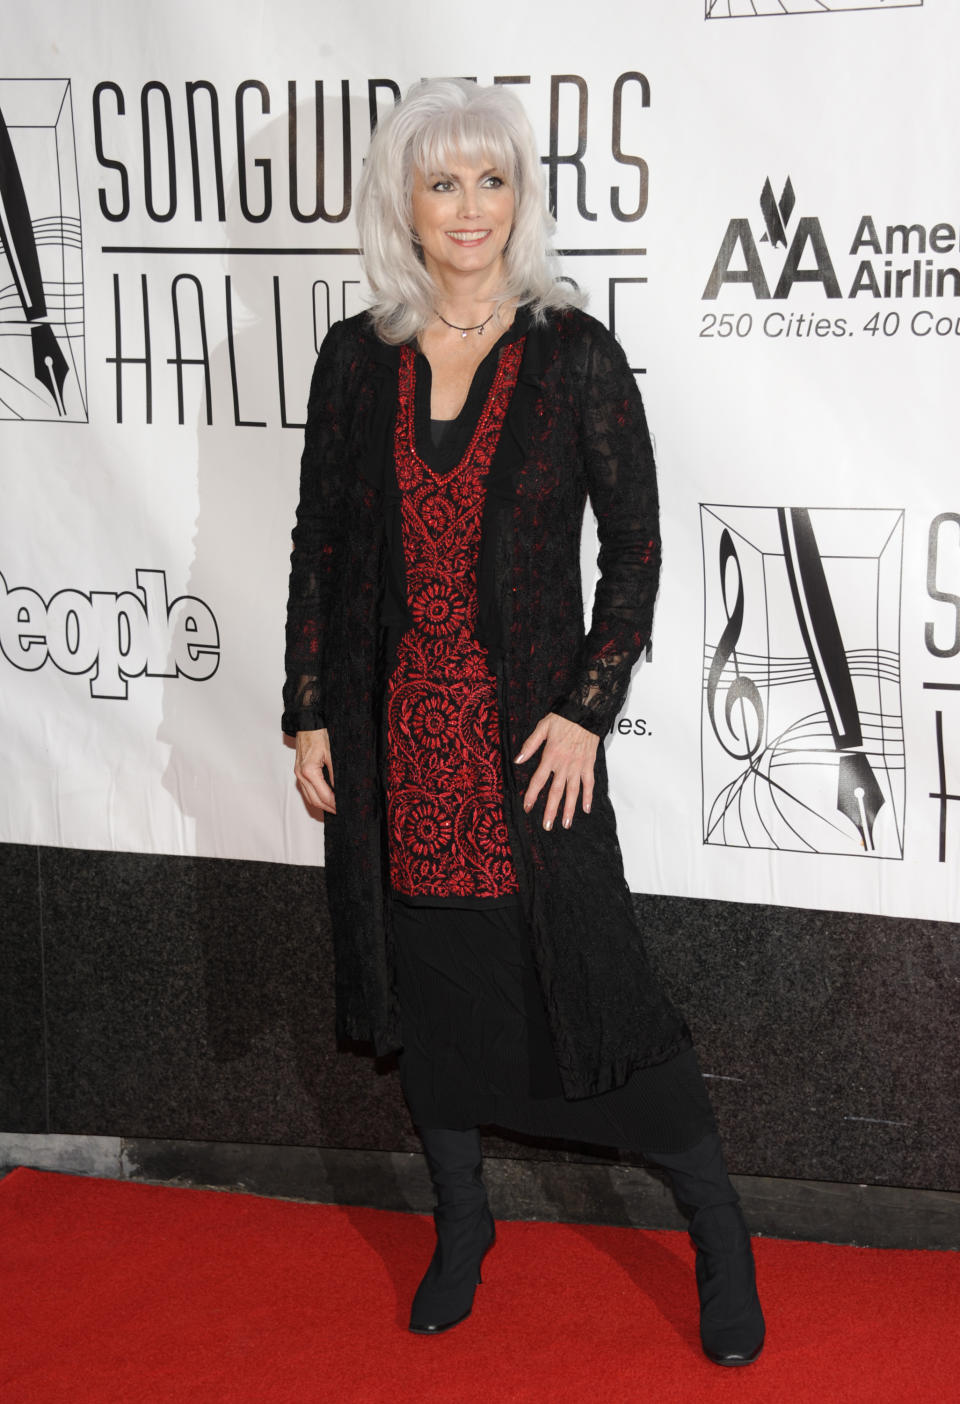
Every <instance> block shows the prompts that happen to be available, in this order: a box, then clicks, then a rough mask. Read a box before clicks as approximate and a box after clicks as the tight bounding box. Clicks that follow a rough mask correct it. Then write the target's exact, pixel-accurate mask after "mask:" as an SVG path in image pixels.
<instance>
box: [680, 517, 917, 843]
mask: <svg viewBox="0 0 960 1404" xmlns="http://www.w3.org/2000/svg"><path fill="white" fill-rule="evenodd" d="M700 524H701V540H702V546H703V569H704V656H703V696H702V723H701V763H702V775H703V841H704V843H705V844H712V845H720V846H725V847H732V848H766V849H781V850H790V851H793V852H801V853H833V854H845V855H849V856H851V857H859V858H865V857H869V858H893V859H898V858H902V857H903V852H904V800H905V785H906V778H905V757H904V745H903V718H902V709H901V700H900V588H901V562H902V554H903V511H902V510H901V509H894V508H891V509H870V508H808V507H748V506H720V505H714V504H703V503H702V504H701V506H700Z"/></svg>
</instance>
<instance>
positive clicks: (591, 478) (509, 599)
mask: <svg viewBox="0 0 960 1404" xmlns="http://www.w3.org/2000/svg"><path fill="white" fill-rule="evenodd" d="M524 333H525V334H526V347H525V350H524V356H523V361H522V364H521V369H520V378H519V381H518V383H517V388H516V390H515V392H514V395H513V398H512V401H511V405H510V409H509V411H508V415H507V420H506V423H505V425H504V429H503V433H502V434H501V437H500V443H499V446H498V449H497V453H496V456H495V458H494V461H493V463H492V465H491V469H490V473H489V476H488V479H487V497H486V503H485V508H484V517H483V524H482V537H481V549H480V563H479V576H478V588H479V623H478V638H479V641H480V643H481V644H482V645H483V646H484V648H485V649H486V650H487V655H488V659H489V662H490V665H491V667H492V668H493V671H494V672H495V674H496V677H497V681H498V697H499V711H500V728H501V749H502V761H503V774H504V789H505V806H504V809H505V818H506V822H507V827H508V831H509V834H510V842H511V848H512V852H513V857H514V862H515V865H516V869H517V876H518V881H519V884H520V895H521V901H522V904H523V907H524V911H525V914H526V917H527V922H528V925H529V929H530V933H531V941H532V945H533V952H534V959H535V962H536V966H537V971H538V975H539V979H540V985H541V989H542V992H543V996H544V1003H545V1006H546V1010H547V1016H548V1020H549V1024H550V1030H551V1036H552V1039H553V1044H554V1050H555V1053H556V1057H557V1063H558V1067H559V1070H560V1076H561V1079H562V1082H563V1087H564V1091H565V1093H566V1095H567V1096H568V1097H584V1096H591V1095H593V1094H596V1093H600V1092H605V1091H607V1090H609V1089H610V1088H612V1087H615V1086H618V1085H620V1084H621V1083H623V1082H625V1081H626V1079H627V1078H628V1077H629V1076H630V1074H631V1073H632V1072H633V1071H634V1070H635V1069H637V1068H639V1067H643V1066H647V1065H649V1064H651V1063H656V1062H660V1061H663V1060H664V1059H666V1058H668V1057H670V1056H672V1055H673V1054H674V1053H675V1052H677V1051H679V1050H680V1049H681V1048H683V1047H686V1046H688V1044H689V1034H688V1032H687V1029H686V1026H685V1025H684V1023H683V1022H682V1020H681V1019H680V1018H679V1016H678V1015H677V1013H676V1012H675V1011H674V1010H673V1008H672V1007H671V1006H670V1004H669V1003H668V1001H667V1000H666V998H665V997H664V995H663V994H662V992H661V991H660V989H659V988H658V986H657V984H656V981H655V980H654V978H653V975H652V973H651V971H650V967H649V965H648V963H647V958H646V955H645V952H644V948H643V941H642V937H641V934H640V931H639V930H638V927H637V923H636V919H635V916H634V912H633V907H632V903H631V899H630V893H629V891H628V888H627V884H626V881H625V879H624V874H623V864H622V860H621V855H620V848H619V844H618V841H617V833H616V824H615V820H614V814H613V809H612V806H611V804H610V800H609V797H608V793H607V774H606V762H605V755H604V750H603V746H602V745H601V746H600V747H598V750H597V759H596V771H595V775H596V788H595V792H594V800H593V806H592V810H591V813H590V814H584V813H583V812H582V809H581V807H580V805H579V803H578V806H577V813H576V816H575V818H574V821H573V825H572V827H571V828H570V829H564V827H563V825H562V824H560V823H559V822H557V823H556V824H555V825H554V827H553V828H552V829H551V830H550V831H549V832H547V831H546V830H544V828H543V827H542V818H543V809H544V802H545V798H546V788H545V789H544V790H543V791H541V794H540V797H539V798H538V801H537V803H536V805H535V806H534V808H533V810H532V811H531V812H530V814H528V815H527V814H524V812H523V806H522V803H521V798H520V797H521V795H522V793H523V791H524V789H525V788H526V785H527V782H528V781H529V778H530V776H531V775H532V774H533V771H534V770H535V768H536V766H537V764H538V762H539V756H540V752H537V753H536V755H534V756H532V757H530V759H529V760H527V761H526V762H524V763H523V764H522V765H516V764H515V763H514V757H515V756H516V754H517V752H518V751H519V749H520V746H521V743H522V742H523V741H524V740H525V739H526V737H527V736H528V735H529V734H530V732H531V731H532V730H533V728H534V726H535V725H536V723H537V722H538V721H539V720H540V718H541V717H543V716H544V715H545V713H547V712H550V711H552V712H558V713H559V714H560V715H561V716H564V717H568V718H569V719H570V720H572V721H575V722H577V723H579V724H580V725H581V726H584V727H586V728H587V729H588V730H590V731H592V732H594V733H595V734H596V735H597V736H600V737H601V738H602V737H604V736H605V735H606V733H607V732H608V731H609V729H610V727H611V726H612V724H613V722H614V719H615V717H616V715H617V713H618V711H619V710H620V707H621V706H622V704H623V700H624V696H625V693H626V690H627V684H628V682H629V679H630V673H631V670H632V668H633V666H634V664H635V662H636V661H637V658H638V656H639V654H640V652H641V650H642V649H643V648H644V646H645V644H646V642H647V639H648V637H649V634H650V627H651V622H652V617H653V605H654V598H655V595H656V590H657V581H658V575H659V567H660V546H659V534H658V526H657V491H656V476H655V470H654V463H653V455H652V452H651V447H650V440H649V436H648V433H647V427H646V421H645V418H644V413H643V406H642V403H641V399H640V394H639V391H638V390H637V387H636V382H635V380H634V378H633V375H632V373H631V371H630V370H629V368H628V366H627V363H626V359H625V357H624V355H623V352H622V351H621V349H620V347H619V345H618V343H617V342H616V341H615V340H614V338H613V337H612V336H611V335H610V333H609V332H608V331H607V330H606V328H605V327H603V326H602V325H601V324H600V323H599V322H597V321H596V320H594V318H592V317H589V316H587V315H586V314H585V313H583V312H577V311H566V312H562V313H553V314H551V316H550V319H549V320H548V322H547V323H546V325H544V326H540V327H538V326H535V325H532V324H531V323H530V320H529V318H528V317H527V315H526V314H525V312H524V311H523V309H521V312H520V313H519V314H518V316H517V319H516V320H515V322H514V328H513V335H515V336H516V335H521V334H524ZM398 365H399V350H398V348H396V347H389V346H386V345H384V344H383V343H382V342H381V341H380V340H379V338H377V337H376V335H375V334H374V332H373V329H372V326H371V324H370V323H369V321H368V319H367V317H366V315H365V314H361V315H360V316H357V317H352V318H350V319H349V320H347V321H344V322H340V323H337V324H335V325H334V326H333V327H332V328H331V330H330V332H329V334H328V335H327V337H326V339H325V341H324V343H323V346H322V348H321V351H320V356H319V358H318V360H317V365H316V369H315V371H314V375H313V381H312V385H311V390H310V401H309V406H308V412H307V428H306V442H305V448H304V452H303V459H302V471H301V498H300V505H299V508H298V511H297V524H296V527H295V529H294V549H293V555H292V560H291V575H290V602H289V611H288V619H287V681H286V687H285V690H284V704H285V710H284V716H283V727H284V730H285V731H286V732H287V733H288V734H294V733H296V732H297V731H298V730H309V729H312V728H316V727H321V726H325V727H327V728H328V730H329V733H330V747H331V754H332V760H333V768H334V776H335V781H336V786H335V788H336V796H337V813H336V815H335V816H330V815H328V816H326V820H325V848H326V878H327V894H328V901H329V906H330V914H331V920H332V927H333V937H334V951H335V966H336V1006H337V1033H338V1036H339V1037H341V1038H350V1039H359V1040H364V1041H367V1040H370V1041H372V1042H373V1044H374V1047H375V1049H376V1051H377V1053H380V1054H383V1053H387V1052H390V1051H392V1050H394V1049H396V1048H398V1047H399V1045H400V1038H399V1019H398V1011H397V1006H396V996H395V991H394V981H393V974H392V972H393V953H392V933H391V930H390V903H389V900H388V892H389V886H388V872H389V868H388V856H387V849H386V832H385V823H384V813H385V804H384V791H383V774H384V748H385V734H384V711H385V708H384V705H383V702H384V695H385V686H386V677H387V675H388V671H389V667H390V662H391V658H392V653H393V649H394V648H395V646H396V642H397V640H398V638H399V636H400V634H401V633H402V632H403V629H404V628H405V627H406V624H407V623H408V622H409V616H408V615H407V612H406V592H405V588H404V579H403V547H402V537H401V523H400V494H399V490H398V487H397V482H396V476H395V473H394V469H393V454H392V432H393V421H394V415H395V412H396V396H397V370H398ZM588 494H589V498H590V502H591V504H592V507H593V510H594V512H595V513H596V517H597V525H598V535H599V541H600V556H599V565H600V571H601V578H600V581H599V584H598V587H597V592H596V598H595V602H594V609H593V618H592V622H591V628H590V631H589V633H587V634H586V636H585V635H584V628H583V606H582V596H581V579H580V533H581V525H582V520H583V513H584V505H585V501H586V498H587V495H588ZM547 788H548V787H547Z"/></svg>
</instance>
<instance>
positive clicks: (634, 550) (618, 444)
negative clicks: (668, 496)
mask: <svg viewBox="0 0 960 1404" xmlns="http://www.w3.org/2000/svg"><path fill="white" fill-rule="evenodd" d="M600 333H602V335H601V334H600ZM581 451H582V454H583V462H584V468H585V472H586V477H587V491H588V493H589V497H590V503H591V506H592V507H593V510H594V512H595V514H596V518H597V534H598V537H599V542H600V552H599V557H598V566H599V569H600V579H599V581H598V582H597V590H596V596H595V599H594V604H593V617H592V620H591V625H590V630H589V633H588V634H587V636H586V639H585V640H584V645H583V652H582V655H581V657H580V660H579V664H578V675H577V679H576V685H575V686H574V688H573V689H572V690H571V691H570V692H569V693H568V694H567V696H566V698H565V699H563V700H561V702H560V703H559V705H557V706H555V707H554V708H553V710H554V711H555V712H558V713H559V714H560V716H562V717H566V718H568V720H570V721H574V722H577V723H578V724H579V725H580V726H583V727H586V729H587V730H588V731H592V732H593V733H594V734H595V735H597V736H603V735H604V734H605V733H606V732H607V731H609V729H610V727H611V726H612V725H613V722H614V720H615V718H616V715H617V713H618V712H619V710H620V708H621V707H622V706H623V701H624V698H625V696H626V692H627V686H628V684H629V682H630V674H631V671H632V670H633V666H634V664H635V663H636V661H637V659H638V657H639V656H640V653H641V650H642V649H643V648H644V647H645V646H646V644H647V641H648V639H649V637H650V630H651V627H652V624H653V606H654V601H655V599H656V594H657V584H658V581H659V575H660V532H659V510H658V498H657V477H656V468H655V466H654V461H653V449H652V447H651V444H650V435H649V433H648V431H647V421H646V416H645V414H644V410H643V402H642V400H641V398H640V392H639V390H638V389H637V385H636V381H635V380H634V378H633V373H632V371H631V370H630V368H629V366H628V365H627V360H626V357H625V356H624V354H623V351H622V350H621V348H620V346H619V343H618V342H617V341H616V340H615V339H614V338H613V337H612V336H611V335H610V334H609V333H607V332H606V331H604V330H603V328H598V333H597V335H596V336H595V337H594V339H593V341H592V344H591V345H590V347H589V349H588V355H587V364H586V367H585V373H584V378H583V383H582V389H581Z"/></svg>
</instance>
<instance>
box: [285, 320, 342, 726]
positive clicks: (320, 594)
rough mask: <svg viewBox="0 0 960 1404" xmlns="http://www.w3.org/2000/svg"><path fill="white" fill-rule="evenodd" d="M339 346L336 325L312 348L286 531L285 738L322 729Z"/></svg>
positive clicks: (335, 542) (335, 553) (332, 570)
mask: <svg viewBox="0 0 960 1404" xmlns="http://www.w3.org/2000/svg"><path fill="white" fill-rule="evenodd" d="M339 342H340V324H339V323H334V325H333V327H331V329H330V331H329V332H328V333H327V336H326V337H325V338H324V342H323V345H322V346H321V348H320V355H319V356H318V358H317V363H316V366H315V368H314V372H313V379H312V381H311V383H310V397H309V400H308V403H307V424H306V432H305V436H304V448H303V456H302V458H301V460H300V503H299V506H298V507H297V521H296V526H295V527H294V529H293V552H292V554H291V557H290V591H289V597H288V601H287V635H286V681H285V683H284V688H283V721H282V723H281V724H282V726H283V730H284V731H285V732H286V733H287V735H288V736H295V735H296V733H297V732H298V731H313V730H316V729H317V728H319V727H322V726H323V725H324V724H325V723H324V701H323V648H324V634H325V630H326V627H327V600H328V597H329V594H330V586H331V583H332V582H333V580H334V578H335V575H336V571H337V561H338V558H339V550H340V545H341V540H342V536H343V519H344V514H343V513H342V512H341V511H338V510H337V496H338V492H339V485H340V484H341V483H342V481H343V474H342V472H341V471H339V470H340V461H341V460H342V454H343V449H344V432H343V422H342V420H343V395H342V389H341V386H340V373H339V362H340V358H339V356H338V347H339Z"/></svg>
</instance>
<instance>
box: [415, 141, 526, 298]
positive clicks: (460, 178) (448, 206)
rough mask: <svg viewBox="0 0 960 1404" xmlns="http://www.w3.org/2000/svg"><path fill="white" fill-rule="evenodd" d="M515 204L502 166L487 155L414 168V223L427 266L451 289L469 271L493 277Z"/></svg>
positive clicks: (497, 267)
mask: <svg viewBox="0 0 960 1404" xmlns="http://www.w3.org/2000/svg"><path fill="white" fill-rule="evenodd" d="M515 206H516V199H515V196H514V191H513V187H512V185H511V183H510V181H509V179H508V177H507V173H506V171H504V170H501V169H500V167H498V166H496V165H493V164H491V163H489V162H486V161H482V162H481V163H480V164H479V165H476V166H474V165H468V164H467V163H466V162H464V161H460V160H454V161H452V162H451V164H450V166H449V167H448V168H447V169H446V170H443V171H430V172H425V171H417V172H416V173H415V175H414V180H413V227H414V229H415V230H416V233H417V237H418V238H419V240H420V245H421V247H422V249H423V258H424V262H425V264H426V266H427V271H428V272H429V273H430V275H431V276H432V277H433V278H434V279H435V280H436V281H437V282H438V283H439V284H440V286H441V287H445V288H448V289H449V290H450V291H453V288H454V287H456V285H457V282H458V281H459V279H460V278H462V277H464V276H465V275H470V274H473V275H477V274H490V275H492V276H491V278H490V279H489V282H490V284H491V285H493V284H495V283H496V281H497V278H498V276H499V273H500V263H501V258H502V255H503V250H504V248H505V247H506V243H507V240H508V239H509V237H510V230H511V229H512V228H513V213H514V209H515ZM451 279H452V280H453V282H451ZM471 281H473V280H471ZM481 281H482V283H483V284H484V285H486V284H487V282H488V280H487V279H486V278H482V279H481Z"/></svg>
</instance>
